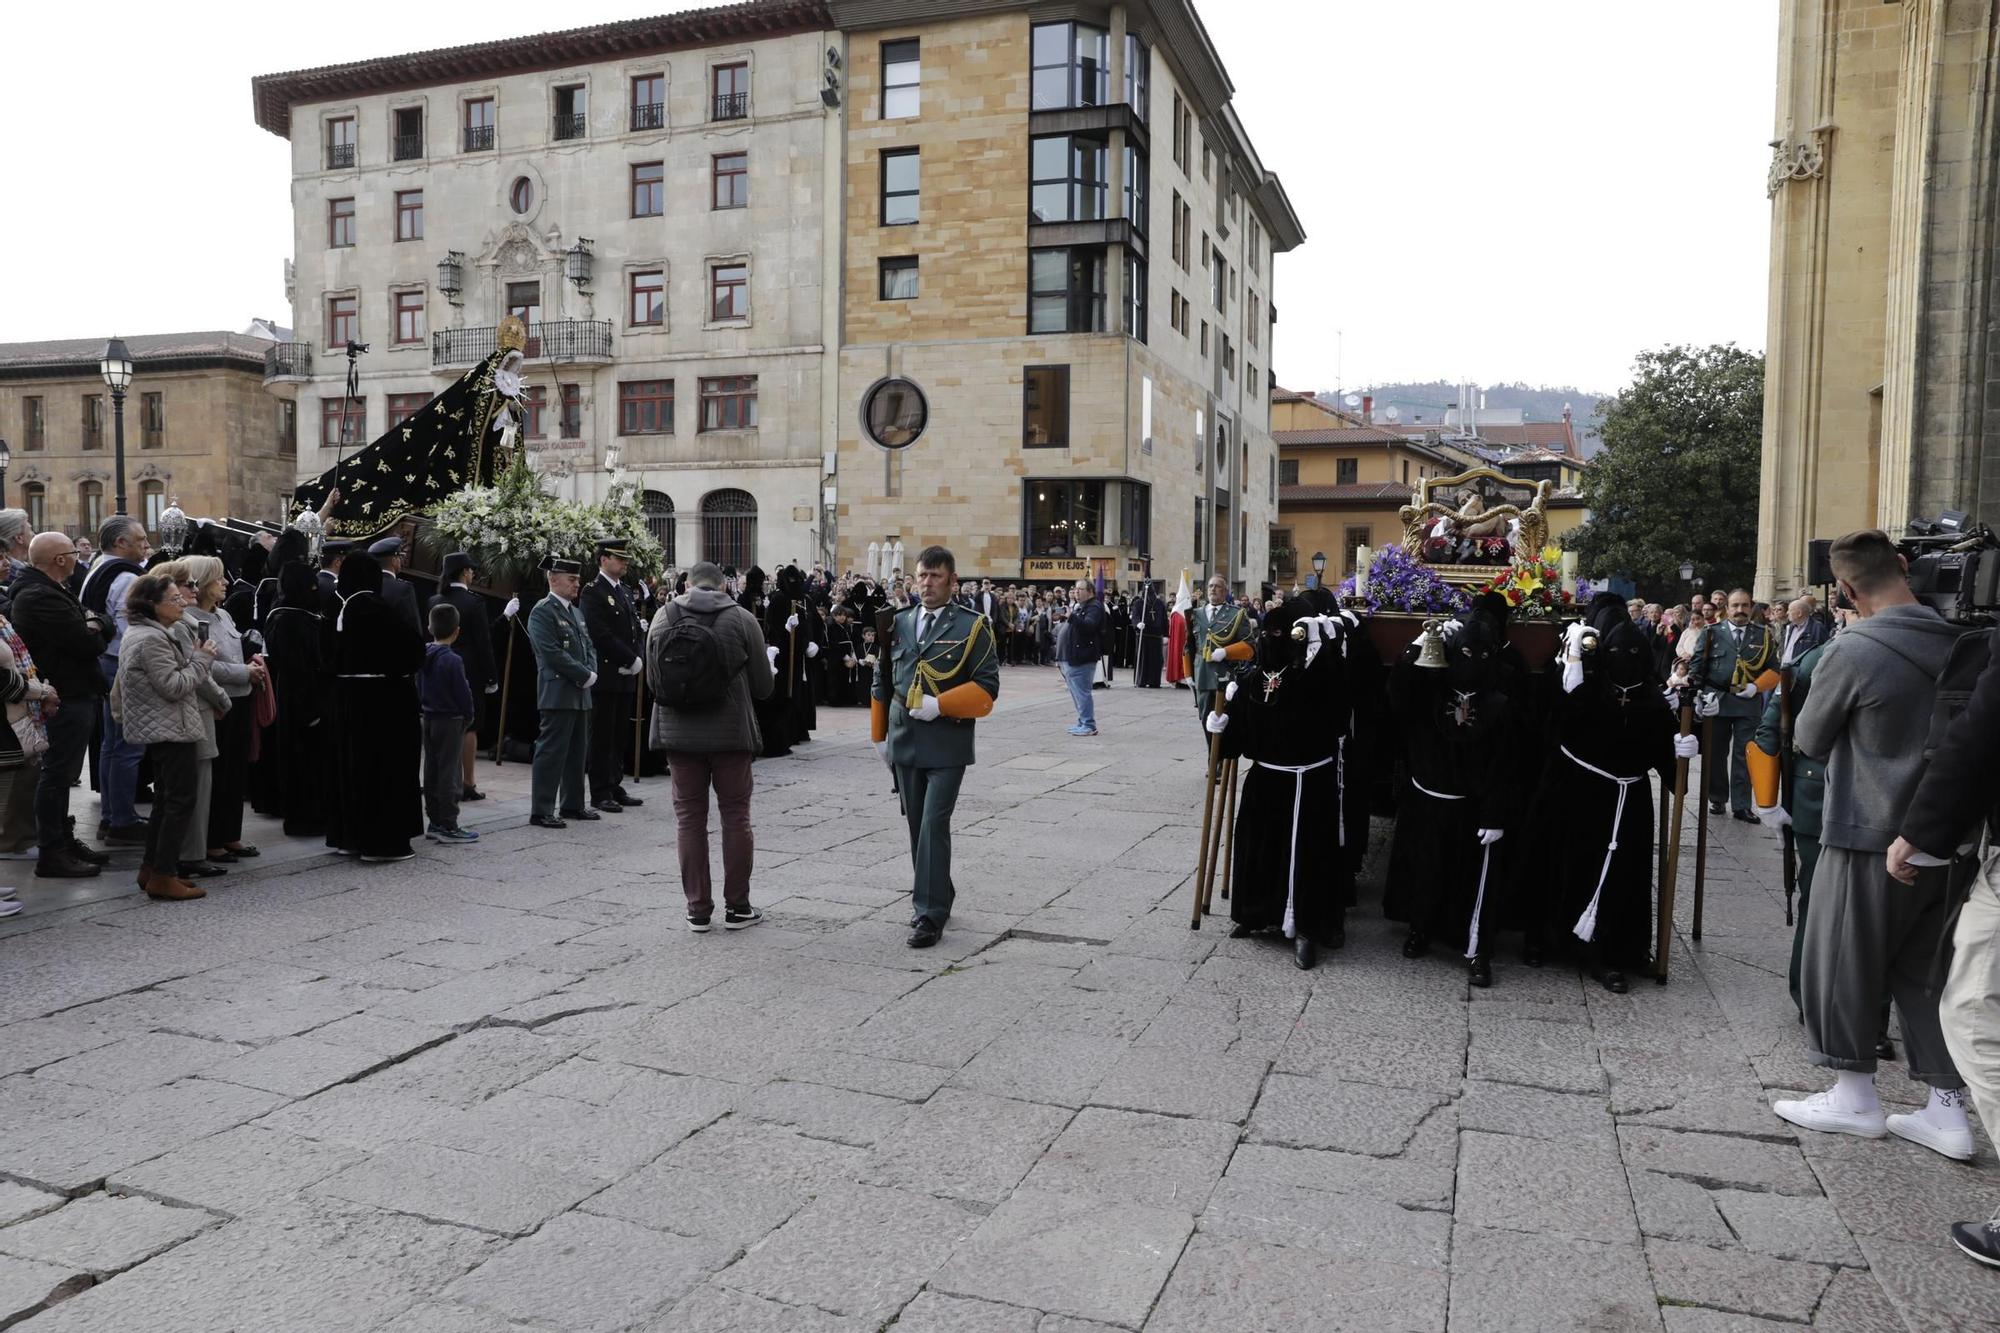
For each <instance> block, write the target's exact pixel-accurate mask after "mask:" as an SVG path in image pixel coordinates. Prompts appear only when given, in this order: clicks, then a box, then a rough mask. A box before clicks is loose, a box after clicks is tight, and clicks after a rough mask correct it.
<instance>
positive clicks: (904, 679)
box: [874, 603, 1000, 768]
mask: <svg viewBox="0 0 2000 1333" xmlns="http://www.w3.org/2000/svg"><path fill="white" fill-rule="evenodd" d="M922 618H923V608H922V607H921V606H913V607H909V608H907V609H905V610H902V611H898V612H897V613H896V644H895V650H894V651H893V652H889V653H883V654H881V655H880V656H879V658H878V660H877V663H876V667H875V688H874V697H875V698H877V699H879V700H882V701H883V702H885V703H887V704H888V706H889V761H890V762H891V763H893V764H901V765H906V766H908V767H911V768H963V767H964V766H966V765H967V764H970V763H972V762H973V753H972V732H973V727H974V726H975V725H976V724H975V723H974V722H973V721H972V719H970V718H951V717H940V718H936V719H934V720H932V721H930V722H918V721H915V720H914V719H912V718H911V717H910V713H909V708H908V702H907V701H908V699H909V697H910V690H911V687H912V686H913V685H919V682H920V681H921V685H920V688H921V690H922V692H923V693H925V694H941V693H943V692H944V691H946V690H951V689H955V688H957V687H958V686H961V685H967V684H971V685H977V686H978V687H979V688H980V689H982V690H984V691H986V694H987V696H988V697H989V698H994V699H997V698H999V697H1000V654H999V649H998V645H997V644H996V642H995V641H994V638H993V627H992V626H991V625H990V624H988V623H987V621H986V618H985V617H984V616H981V615H978V614H976V613H975V612H972V611H968V610H966V609H965V608H964V607H962V606H956V605H953V604H951V603H946V604H945V606H944V607H942V608H941V609H940V610H939V611H938V612H937V616H936V619H935V620H934V621H933V623H932V625H931V632H930V634H929V635H928V636H927V637H925V639H924V640H923V642H921V643H919V642H918V641H917V626H918V625H919V624H921V623H922ZM919 663H923V664H925V665H927V666H928V667H930V668H931V670H933V671H936V672H942V673H943V676H942V678H941V679H939V680H937V681H936V682H935V683H933V682H931V681H928V680H923V679H922V675H921V673H919V671H918V670H917V667H918V664H919Z"/></svg>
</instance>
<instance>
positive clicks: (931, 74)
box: [254, 0, 1303, 583]
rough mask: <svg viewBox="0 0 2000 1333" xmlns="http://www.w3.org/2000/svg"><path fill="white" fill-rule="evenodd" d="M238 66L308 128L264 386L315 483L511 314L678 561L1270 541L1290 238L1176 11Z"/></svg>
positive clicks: (816, 17) (585, 448)
mask: <svg viewBox="0 0 2000 1333" xmlns="http://www.w3.org/2000/svg"><path fill="white" fill-rule="evenodd" d="M254 91H255V96H256V113H257V118H258V123H259V124H261V125H263V126H264V127H265V128H267V129H269V130H271V131H272V132H273V133H276V134H280V135H284V136H286V137H288V138H289V139H290V141H291V144H292V168H293V182H292V195H293V213H294V223H295V235H294V250H295V256H296V258H295V261H294V268H293V269H292V270H291V297H292V302H293V309H294V316H295V323H296V325H297V327H298V328H299V329H300V333H299V335H298V337H299V341H298V342H297V343H296V344H291V345H287V346H283V347H279V348H277V349H275V350H274V351H273V353H272V357H271V362H270V367H269V375H268V380H269V383H270V385H271V387H272V388H273V389H274V391H276V392H278V393H280V394H281V395H285V396H287V397H293V398H296V400H297V402H298V405H299V413H300V418H301V420H302V422H303V423H304V424H303V430H302V433H301V434H302V440H301V447H300V453H299V470H300V472H301V473H302V474H311V473H315V472H318V471H321V470H323V469H324V468H325V467H327V466H329V465H330V464H331V463H332V462H333V460H334V456H335V448H336V446H337V445H338V442H339V441H340V439H341V431H342V422H343V420H347V421H348V422H349V425H348V426H347V429H348V431H349V438H350V439H352V440H355V441H365V440H367V439H371V438H373V437H374V436H375V435H377V434H379V433H380V432H381V431H382V430H384V429H386V428H387V426H388V425H389V424H391V422H392V420H393V419H397V418H399V417H400V415H401V414H402V413H403V412H404V411H407V410H409V409H410V408H412V407H414V406H416V405H417V404H420V403H421V402H422V401H423V400H424V398H425V397H427V396H428V395H430V394H432V393H435V392H436V391H437V389H438V388H439V387H440V386H441V385H442V384H443V383H445V382H446V381H447V379H448V378H449V377H450V376H453V375H456V374H459V373H461V372H462V371H463V370H464V368H465V367H466V366H468V365H470V364H471V363H472V362H474V361H476V360H477V359H478V358H479V357H480V356H482V355H484V354H485V353H486V352H487V351H488V350H490V349H491V348H492V346H493V345H494V343H493V340H494V337H495V326H496V325H497V324H498V322H499V321H500V320H501V319H502V318H503V317H504V316H506V315H508V314H510V313H513V314H518V315H520V316H522V318H524V319H525V320H527V321H528V322H529V323H530V325H533V326H537V327H534V328H532V329H531V334H532V335H533V337H532V339H531V345H530V358H529V372H530V375H529V379H530V383H531V385H533V386H534V389H535V391H536V392H537V393H538V394H539V396H540V397H539V401H540V403H541V410H540V411H539V412H538V414H537V416H536V418H535V419H534V421H533V422H531V427H532V429H531V431H530V435H531V437H532V438H531V441H530V443H531V445H532V446H533V447H534V448H535V450H536V451H537V452H538V453H539V454H541V455H542V456H543V458H544V460H545V464H546V465H548V466H549V467H550V469H551V470H552V471H554V472H556V473H557V474H558V475H562V476H565V477H566V478H567V480H566V481H565V482H564V484H565V485H567V486H568V487H570V488H571V490H572V492H573V493H574V494H576V495H578V496H579V497H582V498H590V497H593V496H595V495H597V494H599V493H600V492H601V491H602V489H603V488H604V487H605V486H606V485H607V484H608V481H609V477H610V475H611V469H612V468H613V467H614V466H616V467H620V468H622V469H623V472H624V474H625V475H626V476H628V477H631V478H633V479H636V480H637V481H638V482H639V484H640V485H641V486H642V487H643V488H644V490H645V491H646V493H647V497H648V500H649V502H650V503H653V504H654V505H655V506H656V507H657V509H658V512H659V514H660V516H661V517H660V521H659V522H658V523H656V525H655V526H656V529H657V530H659V531H661V532H662V535H663V536H666V537H668V538H669V541H670V544H671V553H670V560H672V561H673V562H674V563H678V564H686V563H689V562H691V561H693V560H694V559H696V558H700V557H703V556H706V557H710V558H714V559H717V560H718V561H720V562H722V563H733V564H736V565H739V566H741V565H747V564H749V563H752V562H761V563H763V564H765V565H767V566H768V565H771V564H774V563H776V562H780V561H784V560H791V559H797V560H801V561H812V560H815V559H817V560H823V561H825V562H827V563H830V564H837V565H838V566H840V567H842V568H859V567H861V566H862V565H864V564H866V563H867V555H866V548H867V547H868V546H869V544H870V543H874V544H876V545H877V546H878V548H886V549H894V546H895V544H896V543H898V542H900V543H902V545H903V546H904V548H905V549H906V550H907V551H908V552H910V553H911V554H912V557H913V555H914V552H915V551H917V550H919V549H921V548H922V547H923V546H924V545H926V544H928V543H930V542H933V541H947V542H949V543H950V544H952V545H953V546H954V547H956V548H957V549H958V552H959V556H960V563H961V572H963V573H965V574H967V575H984V576H992V577H1001V578H1006V579H1017V578H1021V577H1023V576H1024V575H1027V576H1043V577H1049V578H1055V577H1068V576H1071V575H1073V574H1075V573H1079V572H1086V571H1099V572H1103V573H1105V574H1107V575H1108V576H1110V577H1112V578H1114V579H1118V580H1129V579H1131V578H1133V577H1136V576H1138V575H1140V574H1141V573H1142V572H1143V571H1144V570H1145V569H1146V568H1147V565H1148V562H1150V563H1151V565H1152V566H1154V567H1155V568H1156V572H1157V573H1159V574H1160V575H1162V576H1168V575H1177V573H1178V570H1179V569H1180V568H1181V567H1183V566H1185V567H1188V568H1189V569H1190V570H1191V572H1193V573H1195V574H1197V575H1200V574H1202V573H1205V572H1207V571H1210V570H1219V571H1221V572H1223V573H1226V574H1228V575H1229V576H1230V577H1231V578H1232V579H1233V580H1236V581H1238V582H1243V581H1245V580H1246V579H1247V580H1248V581H1250V582H1253V583H1254V582H1255V581H1256V580H1257V579H1258V578H1260V577H1261V576H1262V573H1263V571H1264V570H1265V568H1266V566H1267V554H1266V548H1267V546H1268V541H1269V528H1270V523H1271V520H1272V518H1273V516H1274V514H1275V512H1276V486H1277V460H1276V455H1275V453H1274V451H1273V449H1272V447H1271V441H1270V432H1269V420H1268V418H1269V403H1268V395H1269V379H1270V375H1269V371H1270V365H1271V337H1272V330H1273V325H1274V323H1275V319H1276V314H1275V308H1274V306H1273V299H1272V267H1273V263H1274V257H1275V255H1277V254H1279V253H1282V252H1284V251H1286V250H1289V249H1291V248H1292V247H1293V246H1295V245H1297V244H1299V242H1300V241H1301V240H1302V239H1303V236H1302V232H1301V230H1300V227H1299V223H1298V219H1297V218H1296V217H1295V216H1294V215H1293V213H1292V210H1291V207H1290V205H1289V203H1288V202H1287V200H1286V198H1285V195H1284V191H1283V188H1282V187H1281V186H1280V185H1279V183H1278V180H1277V178H1276V177H1275V176H1274V175H1272V174H1271V173H1270V172H1268V171H1267V170H1266V169H1265V168H1264V166H1263V164H1262V163H1261V162H1260V161H1259V160H1258V158H1257V155H1256V152H1255V150H1254V149H1253V148H1252V146H1251V144H1250V142H1249V140H1248V138H1247V137H1246V136H1245V135H1244V133H1243V129H1242V126H1241V125H1240V124H1239V123H1238V122H1237V120H1236V117H1235V114H1234V112H1233V111H1232V110H1231V107H1230V95H1231V88H1230V84H1229V81H1228V77H1227V75H1226V74H1225V73H1224V71H1223V69H1222V67H1221V64H1220V62H1219V61H1218V59H1217V57H1216V54H1215V51H1214V49H1213V47H1212V46H1211V45H1210V44H1209V42H1208V39H1207V37H1206V34H1205V33H1204V32H1203V31H1202V28H1201V24H1200V21H1199V19H1198V18H1197V17H1196V16H1195V14H1194V11H1193V9H1192V8H1191V6H1190V4H1189V3H1188V0H1132V3H1129V4H1096V5H1093V4H1085V5H1071V6H1067V7H1065V8H1064V9H1063V12H1062V15H1061V16H1060V18H1051V19H1049V20H1048V21H1046V22H1045V21H1043V19H1042V16H1041V13H1040V11H1039V10H1033V9H1031V8H1029V7H1028V6H1025V5H1021V4H1018V3H1015V4H996V3H993V2H992V0H957V2H955V3H952V2H941V3H926V4H921V5H917V4H911V3H905V2H903V0H827V2H823V3H822V2H820V0H751V3H747V4H738V5H730V6H725V7H722V8H717V9H710V10H700V11H686V12H683V13H679V14H673V15H668V16H665V17H661V18H655V19H643V20H635V21H632V22H628V23H619V24H610V25H604V26H601V27H595V28H583V29H576V30H573V31H569V32H559V33H551V34H546V35H543V36H538V37H532V38H521V39H515V40H508V41H501V42H493V43H486V44H483V45H480V46H477V47H462V48H455V49H451V50H442V51H430V52H419V53H416V54H413V55H405V56H396V57H388V58H384V59H380V60H371V61H362V62H358V63H355V64H350V65H341V66H333V67H329V68H325V69H316V70H302V71H297V72H293V73H288V74H275V75H267V76H264V77H261V78H259V79H257V80H255V82H254ZM1154 246H1159V247H1160V249H1159V250H1158V251H1157V252H1155V251H1154V250H1153V248H1152V247H1154ZM350 341H354V342H362V343H366V344H368V345H369V351H368V352H366V353H365V354H361V355H360V356H359V357H358V361H357V368H358V382H359V395H358V398H359V407H358V409H357V412H356V414H355V415H354V416H352V417H348V416H345V415H344V408H343V403H344V402H345V398H344V394H343V389H344V382H345V376H346V371H347V364H346V357H345V355H344V350H345V348H346V346H347V344H348V343H349V342H350ZM871 421H872V423H873V424H872V425H871V424H870V423H871ZM614 460H615V463H614ZM1031 562H1053V563H1045V564H1034V563H1031Z"/></svg>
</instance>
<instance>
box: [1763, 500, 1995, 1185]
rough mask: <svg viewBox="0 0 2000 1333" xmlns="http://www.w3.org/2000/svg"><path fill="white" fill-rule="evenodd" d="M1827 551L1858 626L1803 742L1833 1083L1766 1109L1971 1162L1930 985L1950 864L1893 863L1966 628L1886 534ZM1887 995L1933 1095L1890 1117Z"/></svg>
mask: <svg viewBox="0 0 2000 1333" xmlns="http://www.w3.org/2000/svg"><path fill="white" fill-rule="evenodd" d="M1831 559H1832V564H1833V573H1834V577H1835V579H1836V580H1837V581H1838V582H1839V585H1840V591H1841V594H1842V595H1843V596H1845V597H1846V598H1847V599H1848V600H1849V601H1851V602H1852V603H1853V604H1854V612H1855V615H1856V616H1857V617H1858V619H1857V620H1855V621H1854V622H1853V623H1852V624H1850V625H1849V626H1848V627H1847V628H1846V629H1845V630H1843V631H1842V632H1841V633H1840V634H1839V635H1838V636H1837V637H1836V638H1835V639H1834V640H1833V642H1832V643H1830V644H1828V645H1827V647H1826V648H1825V649H1824V650H1823V651H1822V653H1821V656H1820V661H1819V665H1818V667H1817V668H1816V669H1815V670H1814V672H1813V685H1812V693H1811V695H1810V696H1809V697H1808V698H1807V700H1806V705H1805V708H1804V709H1803V710H1802V711H1801V712H1800V714H1799V718H1798V722H1797V726H1796V729H1795V731H1794V733H1793V739H1794V743H1795V744H1796V745H1797V746H1798V748H1799V750H1800V751H1801V752H1802V753H1804V754H1806V755H1809V756H1811V757H1813V758H1815V759H1819V760H1822V761H1823V762H1824V763H1825V765H1826V799H1825V805H1824V809H1823V812H1822V816H1821V832H1820V845H1821V851H1820V861H1819V866H1818V869H1817V871H1816V872H1815V874H1814V877H1813V910H1812V911H1811V912H1809V913H1807V915H1806V922H1805V944H1804V949H1803V956H1802V958H1801V969H1800V976H1799V989H1800V999H1801V1001H1802V1004H1801V1008H1802V1010H1803V1013H1804V1017H1805V1025H1806V1054H1807V1058H1809V1059H1810V1060H1811V1061H1812V1062H1813V1063H1814V1064H1816V1065H1820V1066H1822V1067H1824V1068H1828V1069H1832V1070H1833V1071H1834V1080H1835V1081H1834V1086H1833V1087H1832V1088H1830V1089H1828V1090H1827V1091H1825V1092H1818V1093H1814V1094H1813V1095H1812V1096H1810V1097H1805V1098H1801V1099H1798V1100H1792V1101H1780V1102H1778V1103H1777V1104H1776V1105H1775V1106H1774V1107H1773V1108H1772V1109H1774V1110H1775V1111H1776V1112H1777V1113H1778V1114H1779V1115H1780V1116H1782V1117H1784V1118H1785V1119H1786V1120H1789V1121H1791V1122H1792V1123H1793V1124H1795V1125H1799V1126H1801V1127H1803V1128H1805V1129H1817V1130H1823V1131H1828V1132H1832V1133H1840V1134H1855V1135H1859V1136H1861V1137H1863V1138H1881V1137H1883V1136H1884V1135H1885V1134H1895V1135H1897V1136H1898V1137H1900V1138H1905V1139H1908V1140H1910V1141H1911V1142H1913V1143H1918V1144H1922V1145H1923V1146H1924V1147H1926V1148H1930V1149H1931V1150H1933V1151H1935V1152H1939V1153H1942V1154H1944V1155H1945V1156H1947V1157H1952V1158H1957V1159H1959V1160H1970V1158H1971V1157H1972V1153H1973V1146H1972V1130H1971V1127H1970V1125H1969V1124H1968V1122H1967V1120H1966V1093H1965V1080H1964V1079H1962V1078H1961V1077H1959V1073H1958V1070H1957V1068H1956V1067H1955V1066H1954V1065H1953V1063H1952V1058H1951V1052H1950V1051H1949V1050H1948V1049H1947V1048H1946V1046H1945V1040H1944V1033H1943V1031H1942V1029H1941V1027H1940V1025H1939V1021H1938V1002H1937V997H1936V995H1935V994H1933V993H1931V991H1930V989H1929V981H1930V971H1931V964H1932V960H1933V958H1934V957H1935V956H1936V954H1937V950H1938V945H1939V943H1940V942H1941V941H1942V939H1943V937H1944V932H1945V927H1946V922H1947V919H1948V916H1949V913H1950V904H1949V901H1948V899H1949V889H1948V886H1947V884H1946V878H1945V877H1946V874H1947V868H1945V867H1937V868H1934V869H1928V870H1924V871H1921V872H1920V873H1919V874H1918V875H1917V877H1916V878H1915V880H1914V882H1912V883H1909V884H1901V883H1898V882H1896V881H1895V880H1894V879H1891V878H1890V876H1889V873H1888V871H1887V869H1886V868H1885V866H1884V863H1883V853H1884V852H1885V851H1887V850H1888V848H1889V845H1890V844H1891V843H1892V842H1894V841H1895V839H1896V830H1897V827H1898V826H1899V824H1900V823H1901V821H1902V819H1903V816H1904V812H1905V811H1906V810H1907V809H1908V807H1909V804H1910V799H1911V797H1912V795H1913V794H1914V793H1915V792H1916V789H1917V783H1918V782H1919V780H1920V779H1921V778H1922V777H1923V770H1924V756H1923V748H1924V747H1923V737H1924V734H1925V732H1926V731H1927V730H1928V729H1929V726H1930V716H1931V707H1932V704H1933V702H1934V700H1935V698H1936V694H1937V685H1936V682H1937V675H1938V672H1939V671H1940V670H1942V669H1943V667H1944V661H1945V656H1946V654H1947V653H1948V652H1949V651H1950V650H1951V646H1952V644H1953V643H1955V642H1956V641H1957V639H1958V636H1959V635H1960V634H1961V633H1963V632H1964V631H1962V630H1961V629H1960V628H1959V627H1958V626H1956V625H1952V624H1950V623H1949V622H1947V621H1945V620H1943V619H1941V618H1940V617H1939V616H1938V615H1937V613H1936V612H1934V611H1932V610H1931V609H1930V608H1929V607H1927V606H1925V605H1923V604H1922V603H1921V602H1919V601H1917V599H1916V598H1915V596H1913V595H1912V594H1911V592H1910V586H1909V581H1908V578H1907V569H1906V562H1905V561H1904V560H1903V557H1902V556H1901V555H1899V554H1898V553H1897V551H1896V548H1895V546H1894V545H1893V544H1892V543H1891V542H1890V540H1889V538H1888V537H1887V536H1885V535H1884V534H1883V533H1881V532H1877V531H1873V530H1869V531H1863V532H1851V533H1849V534H1847V535H1846V536H1845V537H1842V538H1840V539H1839V540H1837V541H1835V542H1834V543H1833V549H1832V552H1831ZM1885 994H1886V995H1888V996H1892V997H1893V998H1894V999H1895V1001H1896V1012H1897V1013H1898V1015H1900V1017H1901V1021H1902V1028H1903V1041H1904V1044H1905V1046H1906V1048H1907V1052H1908V1056H1909V1063H1910V1076H1911V1077H1912V1078H1914V1079H1916V1080H1918V1081H1919V1082H1922V1083H1927V1084H1929V1085H1930V1088H1931V1095H1930V1102H1929V1104H1928V1105H1927V1106H1925V1107H1924V1109H1923V1110H1921V1111H1919V1112H1916V1113H1915V1114H1913V1115H1892V1116H1888V1117H1886V1118H1885V1117H1884V1116H1883V1114H1882V1104H1881V1101H1880V1100H1879V1099H1878V1098H1877V1096H1876V1093H1875V1059H1876V1057H1875V1042H1876V1038H1877V1036H1878V1035H1879V1033H1880V1026H1881V1007H1882V1001H1883V998H1884V996H1885Z"/></svg>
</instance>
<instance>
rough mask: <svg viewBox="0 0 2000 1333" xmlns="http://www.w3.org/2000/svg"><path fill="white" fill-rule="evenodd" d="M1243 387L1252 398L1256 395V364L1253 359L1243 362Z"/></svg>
mask: <svg viewBox="0 0 2000 1333" xmlns="http://www.w3.org/2000/svg"><path fill="white" fill-rule="evenodd" d="M1243 388H1244V390H1245V391H1246V392H1247V393H1249V395H1250V396H1251V397H1252V398H1255V397H1256V396H1257V365H1256V363H1255V362H1254V361H1246V362H1244V363H1243Z"/></svg>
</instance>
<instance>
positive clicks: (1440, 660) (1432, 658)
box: [1417, 620, 1450, 671]
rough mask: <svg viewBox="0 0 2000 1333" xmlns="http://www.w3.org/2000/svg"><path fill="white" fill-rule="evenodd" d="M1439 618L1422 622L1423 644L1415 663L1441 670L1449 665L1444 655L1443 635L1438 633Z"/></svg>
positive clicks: (1441, 623) (1440, 622)
mask: <svg viewBox="0 0 2000 1333" xmlns="http://www.w3.org/2000/svg"><path fill="white" fill-rule="evenodd" d="M1443 623H1444V622H1443V621H1441V620H1426V621H1425V622H1424V635H1423V646H1422V648H1421V650H1420V651H1419V652H1418V653H1417V665H1418V666H1420V667H1426V668H1428V669H1430V670H1432V671H1442V670H1444V669H1445V668H1446V667H1447V666H1449V665H1450V663H1448V662H1447V661H1446V660H1445V656H1444V635H1443V634H1441V633H1439V632H1438V631H1439V628H1440V627H1441V626H1442V625H1443Z"/></svg>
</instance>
